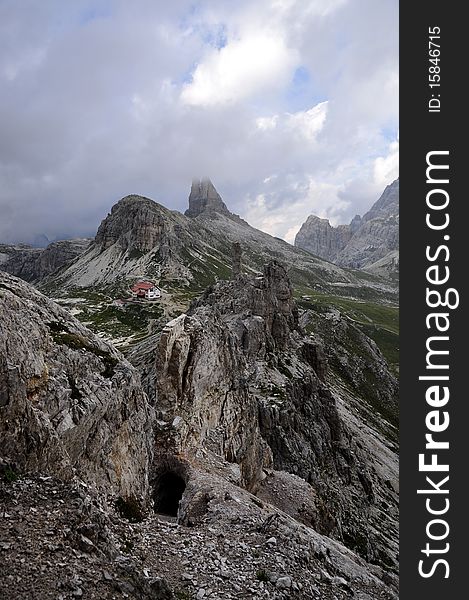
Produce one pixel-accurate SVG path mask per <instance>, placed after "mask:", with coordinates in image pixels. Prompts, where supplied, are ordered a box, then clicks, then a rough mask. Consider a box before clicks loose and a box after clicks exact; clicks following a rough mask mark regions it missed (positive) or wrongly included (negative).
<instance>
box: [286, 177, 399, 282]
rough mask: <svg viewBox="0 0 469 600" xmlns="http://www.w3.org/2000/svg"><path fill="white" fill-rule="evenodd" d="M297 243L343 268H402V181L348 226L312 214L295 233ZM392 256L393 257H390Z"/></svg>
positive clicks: (386, 271)
mask: <svg viewBox="0 0 469 600" xmlns="http://www.w3.org/2000/svg"><path fill="white" fill-rule="evenodd" d="M295 246H297V247H299V248H303V249H304V250H307V251H308V252H311V253H312V254H315V255H316V256H319V257H321V258H324V259H326V260H330V261H332V262H334V263H335V264H337V265H340V266H343V267H351V268H355V269H367V270H371V271H372V272H375V273H377V274H380V273H381V274H387V275H389V274H391V275H392V274H395V273H396V272H398V269H399V259H398V256H397V259H396V253H398V251H399V180H398V179H397V180H396V181H394V182H393V183H392V184H391V185H388V186H387V188H386V189H385V190H384V192H383V194H382V195H381V197H380V198H379V200H378V201H377V202H376V203H375V204H374V205H373V206H372V207H371V209H370V210H369V211H368V212H367V213H366V214H365V215H364V216H363V218H360V217H359V216H358V215H357V216H356V217H354V218H353V220H352V221H351V223H350V224H349V225H339V226H338V227H332V226H331V225H330V223H329V221H328V220H327V219H319V218H318V217H316V216H314V215H311V216H309V217H308V219H307V220H306V222H305V223H304V224H303V225H302V226H301V229H300V230H299V232H298V233H297V235H296V238H295ZM391 255H392V258H391Z"/></svg>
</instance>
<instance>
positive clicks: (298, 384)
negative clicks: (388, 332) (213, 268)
mask: <svg viewBox="0 0 469 600" xmlns="http://www.w3.org/2000/svg"><path fill="white" fill-rule="evenodd" d="M303 316H304V315H299V311H298V309H297V306H296V303H295V301H294V299H293V291H292V286H291V283H290V281H289V278H288V277H287V274H286V271H285V269H284V268H283V267H282V266H280V265H279V264H278V263H275V262H272V263H270V264H268V265H266V266H265V268H264V270H263V274H262V275H259V276H247V275H245V274H244V275H243V274H238V275H237V276H236V277H235V278H234V279H232V280H230V281H226V282H219V283H217V284H216V285H214V286H211V287H209V288H208V289H207V290H206V292H205V293H204V294H203V295H202V297H201V298H200V299H198V300H197V301H194V302H193V303H192V305H191V308H190V310H189V311H188V313H187V314H182V315H180V316H179V317H178V318H176V319H174V320H173V321H171V322H170V323H168V324H167V325H166V327H165V328H164V329H163V331H162V332H161V333H159V334H157V335H155V336H151V337H149V338H147V339H146V340H145V341H144V342H142V344H141V346H140V347H138V348H137V349H135V351H134V353H133V355H132V356H131V359H132V361H133V362H134V363H135V364H136V365H137V367H138V370H139V371H140V372H141V377H142V379H143V384H144V387H145V390H146V392H147V393H148V394H146V393H145V391H144V390H143V388H142V384H141V378H140V377H139V374H138V373H137V371H136V370H135V368H134V367H132V366H131V364H130V363H129V362H127V361H126V360H125V359H124V358H123V357H122V355H120V354H119V353H118V352H117V351H116V350H115V349H114V348H113V347H112V346H111V345H109V344H107V343H105V342H103V341H102V340H101V339H100V338H98V337H97V336H95V335H94V334H92V333H91V332H90V331H89V330H87V329H86V327H84V326H83V325H81V324H80V323H79V322H78V321H76V320H75V319H74V318H73V317H71V316H70V315H69V314H68V313H67V312H66V311H65V310H63V309H61V308H60V307H59V306H57V305H56V304H55V303H54V302H52V301H51V300H49V299H47V298H46V297H44V296H43V295H42V294H40V293H39V292H38V291H37V290H35V289H34V288H32V287H31V286H30V285H28V284H26V283H24V282H22V281H20V280H19V279H17V278H15V277H12V276H10V275H8V274H0V498H1V499H2V514H1V515H0V518H2V519H3V523H2V528H1V530H0V551H1V552H2V565H3V568H4V571H5V573H6V574H7V575H6V576H5V577H2V578H0V596H2V597H3V596H4V597H8V598H9V597H12V596H14V595H15V594H16V595H18V594H19V595H20V596H21V597H22V598H24V599H25V600H33V599H35V598H37V597H41V598H43V599H44V600H49V599H50V600H53V599H57V598H60V597H62V598H80V597H90V598H93V597H95V598H100V599H101V598H102V599H103V600H111V599H114V600H117V599H118V600H121V599H124V598H127V599H133V600H150V599H153V600H175V599H177V598H199V599H203V598H206V597H207V598H214V599H218V598H220V599H221V598H223V600H235V599H236V598H244V597H252V598H259V599H261V598H272V599H274V600H287V599H293V600H295V599H297V600H311V599H313V600H320V599H321V600H347V599H348V598H350V596H351V595H353V596H354V597H357V598H360V599H361V600H374V599H375V598H378V597H379V598H383V600H396V598H397V578H396V575H395V570H396V557H395V554H396V551H397V548H396V545H397V534H396V531H395V516H396V507H397V502H396V492H395V485H396V481H395V480H396V460H395V455H394V454H393V452H392V451H391V449H390V448H389V447H386V446H385V445H384V443H385V440H383V438H382V436H381V435H380V434H379V433H378V431H377V430H376V429H373V428H372V425H370V423H368V422H367V421H366V419H365V420H362V419H360V418H359V417H358V416H357V415H358V414H359V413H358V412H357V410H356V404H353V403H354V402H355V401H356V400H357V399H356V398H355V397H354V395H353V390H349V391H348V392H347V393H342V395H339V392H340V388H338V389H337V390H336V389H334V388H333V387H331V386H330V383H329V379H328V378H329V375H330V372H329V369H328V365H327V359H326V354H328V352H327V349H325V348H324V347H323V345H322V343H321V341H320V340H319V339H318V338H315V337H311V336H308V335H306V334H305V331H304V330H303V328H302V326H301V320H302V318H303ZM316 328H317V330H318V331H319V329H320V328H319V325H318V326H317V327H316ZM339 339H342V338H339ZM365 341H366V340H365ZM374 352H375V354H376V356H377V357H378V358H379V353H378V351H377V350H376V349H374ZM373 356H374V354H373V353H371V354H369V356H368V355H367V360H371V361H373ZM329 357H330V359H331V360H333V359H334V357H333V356H332V355H330V354H329ZM378 362H379V361H378ZM372 366H373V365H372ZM362 367H363V365H360V364H353V368H354V369H360V368H362ZM377 368H379V369H385V363H384V362H382V361H381V362H380V363H379V366H378V367H377ZM383 393H384V392H383ZM347 394H348V395H347ZM150 506H153V508H154V511H148V510H146V511H145V510H144V509H145V508H146V509H148V508H149V507H150ZM334 538H335V539H334ZM371 563H373V564H371Z"/></svg>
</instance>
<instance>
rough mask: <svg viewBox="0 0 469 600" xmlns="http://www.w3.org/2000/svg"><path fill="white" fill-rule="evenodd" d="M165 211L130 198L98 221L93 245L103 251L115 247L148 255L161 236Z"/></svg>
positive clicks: (118, 203)
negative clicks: (100, 221) (115, 245)
mask: <svg viewBox="0 0 469 600" xmlns="http://www.w3.org/2000/svg"><path fill="white" fill-rule="evenodd" d="M166 213H169V211H168V210H167V209H166V208H164V207H163V206H161V205H159V204H157V203H156V202H154V201H153V200H150V199H149V198H145V197H144V196H138V195H136V194H132V195H129V196H125V197H124V198H122V199H121V200H119V202H117V204H115V205H114V206H113V207H112V209H111V212H110V214H108V216H107V217H106V218H105V219H104V220H103V221H102V223H101V225H100V226H99V229H98V232H97V234H96V237H95V244H96V245H98V246H99V247H100V248H101V250H105V249H106V248H109V247H110V246H112V245H114V244H116V243H117V245H118V246H119V247H120V248H121V249H122V250H137V251H140V252H148V251H149V250H151V249H152V248H154V247H155V246H156V245H157V244H158V242H159V240H160V238H161V235H162V233H163V230H164V226H165V221H166V219H165V215H166Z"/></svg>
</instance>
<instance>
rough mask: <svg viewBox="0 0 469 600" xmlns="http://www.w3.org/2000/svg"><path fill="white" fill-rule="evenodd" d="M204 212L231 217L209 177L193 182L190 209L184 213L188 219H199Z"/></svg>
mask: <svg viewBox="0 0 469 600" xmlns="http://www.w3.org/2000/svg"><path fill="white" fill-rule="evenodd" d="M204 212H217V213H222V214H225V215H231V213H230V211H229V210H228V208H227V206H226V204H225V203H224V202H223V200H222V198H221V196H220V194H219V193H218V192H217V190H216V189H215V186H214V185H213V183H212V182H211V181H210V179H208V178H207V177H205V178H203V179H194V180H193V181H192V186H191V193H190V195H189V208H188V209H187V210H186V212H185V213H184V214H185V215H186V216H187V217H198V216H199V215H200V214H201V213H204Z"/></svg>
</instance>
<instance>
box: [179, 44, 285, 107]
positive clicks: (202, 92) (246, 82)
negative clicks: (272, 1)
mask: <svg viewBox="0 0 469 600" xmlns="http://www.w3.org/2000/svg"><path fill="white" fill-rule="evenodd" d="M295 58H296V56H295V52H292V51H291V50H289V49H288V48H287V47H286V46H285V43H284V41H283V40H282V39H281V38H279V37H276V36H273V35H269V34H267V33H258V34H257V35H252V34H251V35H248V36H246V37H244V38H242V39H239V40H234V41H232V42H229V43H228V45H226V46H224V47H223V48H221V49H219V50H213V51H212V52H211V53H210V54H209V55H208V56H207V57H206V59H205V60H204V61H203V62H201V63H199V64H198V65H197V67H196V69H195V71H194V74H193V76H192V81H191V83H188V84H186V85H185V86H184V88H183V90H182V93H181V100H182V102H183V103H185V104H190V105H192V106H214V105H218V104H228V103H234V102H240V101H241V100H244V99H245V98H249V97H250V96H252V95H253V94H256V93H257V92H259V91H264V92H265V91H266V90H268V89H271V88H275V87H277V88H278V87H280V86H282V85H284V84H285V81H286V79H287V77H288V75H289V73H290V71H291V69H292V67H293V65H294V64H295V62H296V61H295Z"/></svg>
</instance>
